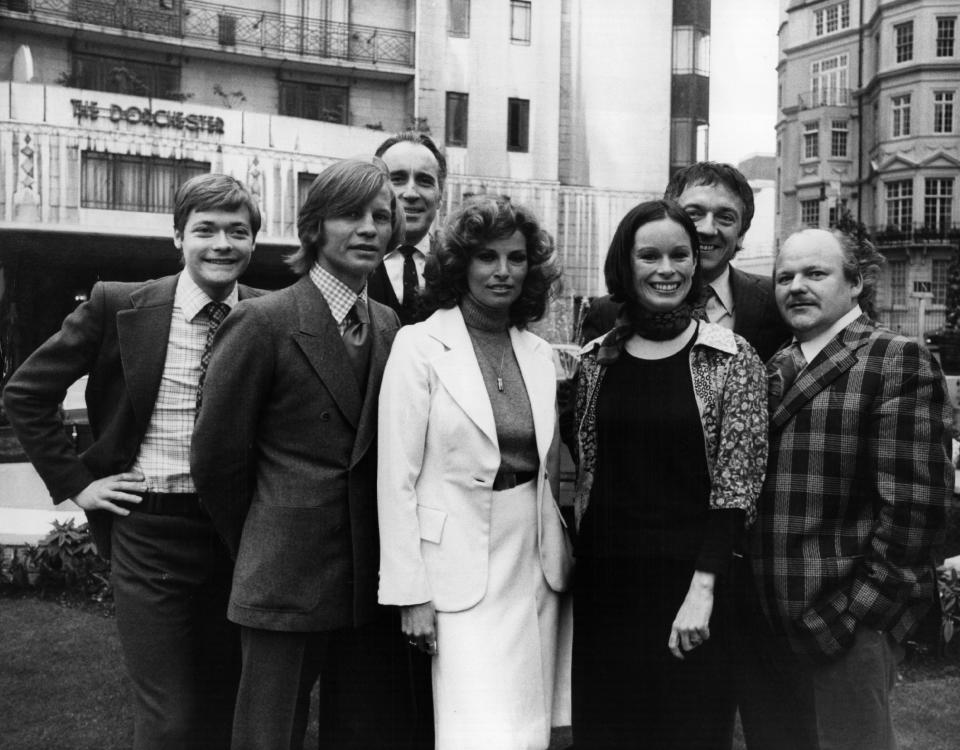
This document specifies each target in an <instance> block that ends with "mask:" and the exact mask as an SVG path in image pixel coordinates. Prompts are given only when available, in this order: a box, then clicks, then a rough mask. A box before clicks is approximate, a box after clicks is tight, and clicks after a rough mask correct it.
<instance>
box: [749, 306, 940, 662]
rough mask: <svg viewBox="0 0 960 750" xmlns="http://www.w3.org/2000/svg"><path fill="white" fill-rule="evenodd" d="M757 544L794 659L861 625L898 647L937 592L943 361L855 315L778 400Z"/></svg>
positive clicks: (761, 573) (847, 636)
mask: <svg viewBox="0 0 960 750" xmlns="http://www.w3.org/2000/svg"><path fill="white" fill-rule="evenodd" d="M779 381H780V378H779V373H778V371H777V369H776V367H775V366H773V364H772V363H771V365H770V366H769V367H768V383H769V387H770V392H771V402H770V404H771V413H770V452H769V459H768V462H767V478H766V481H765V484H764V487H763V491H762V493H761V496H760V503H759V506H758V520H757V524H756V526H755V527H754V530H753V532H752V533H751V538H750V550H751V553H752V556H753V562H754V571H755V573H756V577H757V580H758V582H759V586H760V589H761V599H762V601H763V602H764V606H765V609H766V610H767V613H768V615H770V616H771V619H772V621H773V623H774V626H775V627H776V628H777V630H779V631H783V632H786V634H787V635H788V636H789V638H790V641H791V644H792V646H793V648H794V650H795V651H797V652H799V653H818V654H826V655H835V654H837V653H839V652H841V651H842V650H844V649H845V648H846V647H848V646H849V645H850V643H851V642H852V640H853V632H854V630H855V629H856V627H857V626H858V625H863V626H865V627H868V628H872V629H874V630H882V631H886V632H889V633H890V634H891V635H892V636H893V637H894V638H895V639H896V640H898V641H903V639H904V638H905V637H906V636H907V634H908V633H910V632H911V630H912V629H913V628H914V626H915V625H916V624H917V623H918V622H919V620H920V618H921V617H923V615H924V613H925V612H926V611H927V610H928V609H929V607H930V605H931V604H932V602H933V601H934V596H936V591H937V588H936V586H937V584H936V575H935V572H934V560H933V554H934V551H935V548H936V547H937V546H939V545H940V544H942V542H943V537H944V533H945V523H946V512H947V509H948V508H949V505H950V501H951V493H952V491H953V465H952V464H951V461H950V440H951V424H952V419H953V414H952V411H951V408H950V401H949V397H948V396H947V389H946V383H945V382H944V378H943V374H942V373H941V371H940V367H939V365H938V364H937V363H936V361H935V360H934V359H933V357H931V355H930V353H929V352H928V351H927V350H926V349H925V348H923V347H922V346H920V345H918V344H917V343H916V342H915V341H913V340H911V339H908V338H906V337H904V336H898V335H896V334H893V333H891V332H890V331H888V330H886V329H883V328H879V327H877V325H876V324H875V323H873V322H872V321H870V320H869V319H868V318H867V317H866V316H860V317H859V318H858V319H857V320H855V321H854V322H853V323H851V324H850V325H849V326H848V327H847V328H846V329H845V330H844V331H843V332H841V333H840V334H839V335H838V336H837V337H836V338H834V339H833V340H832V341H831V342H830V343H829V344H827V346H826V348H824V350H823V351H822V352H820V354H819V355H818V356H817V357H816V358H815V359H814V360H813V361H812V362H810V363H809V364H808V365H807V367H806V368H805V369H804V370H802V371H801V372H800V375H799V376H798V377H797V379H796V381H795V382H794V384H793V386H792V387H791V388H790V390H789V391H787V393H786V394H785V395H784V398H783V400H782V402H781V401H780V399H779V397H778V396H779V390H780V388H779Z"/></svg>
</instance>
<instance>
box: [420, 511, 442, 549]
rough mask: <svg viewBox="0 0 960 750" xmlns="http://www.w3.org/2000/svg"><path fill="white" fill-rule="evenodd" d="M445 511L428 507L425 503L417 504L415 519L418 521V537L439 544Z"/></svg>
mask: <svg viewBox="0 0 960 750" xmlns="http://www.w3.org/2000/svg"><path fill="white" fill-rule="evenodd" d="M446 520H447V514H446V512H445V511H442V510H437V509H436V508H428V507H427V506H425V505H418V506H417V521H418V522H419V523H420V538H421V539H424V540H425V541H428V542H433V543H434V544H440V537H441V536H443V524H444V523H446Z"/></svg>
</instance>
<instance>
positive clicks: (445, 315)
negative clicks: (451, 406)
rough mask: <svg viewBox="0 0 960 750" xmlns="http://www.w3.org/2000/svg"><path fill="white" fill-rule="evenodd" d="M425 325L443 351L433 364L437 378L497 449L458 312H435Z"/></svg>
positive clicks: (486, 401) (479, 376)
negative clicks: (443, 348) (442, 347)
mask: <svg viewBox="0 0 960 750" xmlns="http://www.w3.org/2000/svg"><path fill="white" fill-rule="evenodd" d="M425 325H427V326H429V332H430V334H431V335H432V336H434V337H435V338H436V339H437V340H438V341H440V343H442V344H443V345H444V347H446V349H447V351H445V352H444V353H443V354H441V355H440V356H439V357H437V358H436V359H435V360H434V362H433V367H434V371H435V372H436V373H437V378H438V379H439V380H440V382H441V383H442V384H443V387H444V388H445V389H446V390H447V393H449V394H450V397H451V398H452V399H453V400H454V401H456V402H457V405H458V406H459V407H460V408H461V409H463V411H464V413H465V414H466V415H467V416H468V417H469V418H470V420H471V421H472V422H473V423H474V424H476V425H477V427H478V428H479V429H480V431H481V432H483V434H484V435H486V436H487V437H488V438H489V439H490V442H491V443H493V445H494V446H495V447H496V448H497V449H499V447H500V446H499V443H498V442H497V428H496V425H495V424H494V421H493V407H492V406H491V405H490V398H489V397H488V396H487V387H486V385H485V384H484V382H483V374H482V373H481V372H480V366H479V365H478V364H477V356H476V354H475V353H474V350H473V343H472V342H471V341H470V334H469V333H468V332H467V326H466V324H465V323H464V322H463V315H462V314H461V312H460V309H459V308H457V307H454V308H451V309H449V310H437V312H435V313H434V314H433V315H432V316H431V317H430V318H429V319H428V320H427V322H426V324H425Z"/></svg>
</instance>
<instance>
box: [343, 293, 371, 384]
mask: <svg viewBox="0 0 960 750" xmlns="http://www.w3.org/2000/svg"><path fill="white" fill-rule="evenodd" d="M343 322H344V329H343V345H344V346H345V347H346V349H347V356H348V357H349V358H350V365H351V366H352V367H353V372H354V374H355V375H356V376H357V385H359V386H360V390H361V391H364V390H366V387H367V367H368V365H369V362H370V336H369V332H370V319H369V313H368V312H367V306H366V304H365V303H364V302H363V301H362V300H359V299H358V300H357V301H356V303H355V304H354V306H353V307H351V308H350V312H348V313H347V317H346V318H344V319H343Z"/></svg>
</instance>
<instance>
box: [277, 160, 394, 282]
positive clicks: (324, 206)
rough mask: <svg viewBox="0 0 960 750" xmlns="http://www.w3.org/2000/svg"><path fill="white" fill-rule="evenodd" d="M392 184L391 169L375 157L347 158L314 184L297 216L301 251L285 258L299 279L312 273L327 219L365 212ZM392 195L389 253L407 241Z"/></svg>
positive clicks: (321, 244)
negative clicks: (310, 271) (358, 211)
mask: <svg viewBox="0 0 960 750" xmlns="http://www.w3.org/2000/svg"><path fill="white" fill-rule="evenodd" d="M389 185H390V173H389V172H388V171H387V166H386V165H385V164H384V163H383V162H382V161H381V160H380V159H378V158H377V157H375V156H372V157H370V158H369V159H344V160H342V161H338V162H335V163H333V164H331V165H330V166H329V167H327V168H326V169H324V170H323V171H322V172H321V173H320V174H318V175H317V178H316V179H315V180H314V181H313V183H312V184H311V185H310V189H309V190H308V191H307V197H306V199H305V200H304V201H303V205H302V206H301V207H300V213H299V214H297V234H298V235H299V237H300V248H299V249H298V250H296V251H295V252H293V253H291V254H290V255H288V256H287V257H286V258H285V260H286V262H287V265H288V266H290V268H291V269H292V270H293V272H294V273H295V274H297V275H298V276H303V275H304V274H305V273H307V272H309V270H310V268H311V267H312V266H313V264H314V263H316V261H317V256H318V255H319V253H320V248H322V247H323V243H324V242H325V241H326V236H325V235H324V233H323V222H324V220H326V219H332V218H335V217H337V216H346V215H347V214H349V213H350V212H352V211H357V210H362V209H365V208H366V207H367V206H368V205H369V204H370V202H371V201H372V200H373V199H374V198H375V197H376V196H377V195H378V194H379V193H380V191H381V190H383V188H384V186H389ZM389 192H390V215H391V225H392V231H391V233H390V239H389V240H388V241H387V248H386V252H390V251H391V250H393V248H395V247H396V246H397V245H399V244H400V243H401V242H403V226H404V218H403V214H402V213H401V212H400V211H399V210H397V199H396V196H395V195H394V194H393V190H392V189H391V190H390V191H389Z"/></svg>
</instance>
